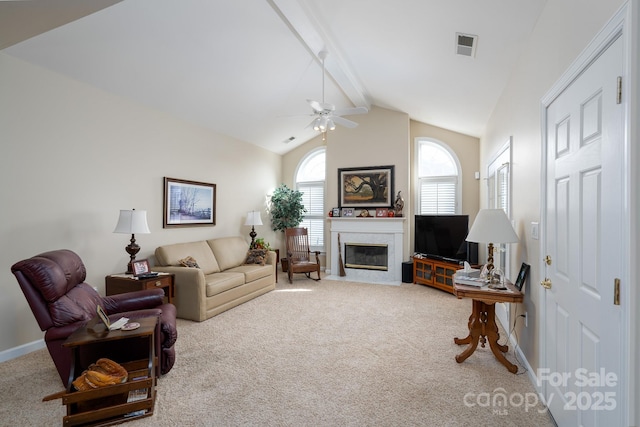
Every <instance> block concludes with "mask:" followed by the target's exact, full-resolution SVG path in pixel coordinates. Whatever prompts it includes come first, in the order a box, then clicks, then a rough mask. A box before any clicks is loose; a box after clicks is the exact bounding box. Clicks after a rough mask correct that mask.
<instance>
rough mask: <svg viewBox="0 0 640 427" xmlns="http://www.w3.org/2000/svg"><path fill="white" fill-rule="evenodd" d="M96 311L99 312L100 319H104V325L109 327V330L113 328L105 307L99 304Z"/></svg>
mask: <svg viewBox="0 0 640 427" xmlns="http://www.w3.org/2000/svg"><path fill="white" fill-rule="evenodd" d="M96 312H97V313H98V317H99V318H100V320H101V321H102V323H103V324H104V326H105V327H106V328H107V331H108V330H109V329H110V328H111V321H110V320H109V316H107V313H105V311H104V309H103V308H102V306H100V305H99V306H98V308H97V310H96Z"/></svg>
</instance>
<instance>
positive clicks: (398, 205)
mask: <svg viewBox="0 0 640 427" xmlns="http://www.w3.org/2000/svg"><path fill="white" fill-rule="evenodd" d="M401 193H402V191H398V195H397V196H396V201H395V202H393V210H394V214H395V216H402V210H403V209H404V199H403V198H402V194H401Z"/></svg>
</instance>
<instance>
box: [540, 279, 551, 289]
mask: <svg viewBox="0 0 640 427" xmlns="http://www.w3.org/2000/svg"><path fill="white" fill-rule="evenodd" d="M540 285H541V286H542V287H543V288H545V289H551V280H549V278H547V277H545V278H544V280H543V281H542V282H540Z"/></svg>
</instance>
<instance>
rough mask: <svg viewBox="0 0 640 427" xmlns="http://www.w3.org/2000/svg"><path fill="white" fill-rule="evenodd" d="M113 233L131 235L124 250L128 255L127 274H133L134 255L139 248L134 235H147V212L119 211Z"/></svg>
mask: <svg viewBox="0 0 640 427" xmlns="http://www.w3.org/2000/svg"><path fill="white" fill-rule="evenodd" d="M113 232H114V233H123V234H131V240H130V243H129V244H128V245H127V246H125V248H124V249H125V250H126V251H127V253H128V254H129V264H127V274H133V261H135V259H136V254H137V253H138V252H139V251H140V246H138V244H137V243H136V236H135V235H136V234H149V233H151V231H149V225H147V211H137V210H135V209H132V210H121V211H120V217H119V218H118V224H117V225H116V229H115V230H113Z"/></svg>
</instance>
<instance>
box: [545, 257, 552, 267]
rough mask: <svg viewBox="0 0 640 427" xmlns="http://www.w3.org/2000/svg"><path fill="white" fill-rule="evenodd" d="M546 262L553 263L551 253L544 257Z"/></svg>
mask: <svg viewBox="0 0 640 427" xmlns="http://www.w3.org/2000/svg"><path fill="white" fill-rule="evenodd" d="M544 262H545V263H547V265H551V257H550V256H549V255H547V256H546V257H544Z"/></svg>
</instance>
